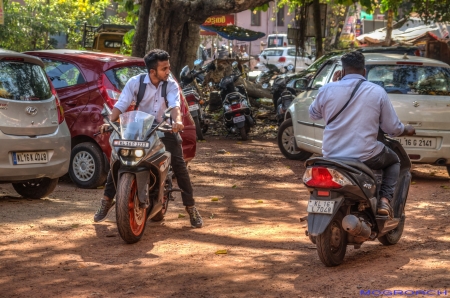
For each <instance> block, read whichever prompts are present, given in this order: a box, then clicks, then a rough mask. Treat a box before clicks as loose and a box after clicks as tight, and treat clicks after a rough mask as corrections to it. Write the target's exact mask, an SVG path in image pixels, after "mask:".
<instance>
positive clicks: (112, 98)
mask: <svg viewBox="0 0 450 298" xmlns="http://www.w3.org/2000/svg"><path fill="white" fill-rule="evenodd" d="M98 88H99V89H100V94H101V95H102V96H103V99H104V100H105V101H106V103H107V104H108V106H109V107H110V108H111V109H112V108H113V106H114V105H115V104H116V102H117V100H119V97H120V93H121V92H120V91H119V90H117V89H116V88H115V87H114V86H112V85H111V83H109V80H108V78H107V77H106V76H105V75H104V74H103V75H102V76H101V77H100V79H99V81H98Z"/></svg>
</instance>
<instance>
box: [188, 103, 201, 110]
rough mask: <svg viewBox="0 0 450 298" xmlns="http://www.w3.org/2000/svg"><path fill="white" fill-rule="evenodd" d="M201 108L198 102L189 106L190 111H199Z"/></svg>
mask: <svg viewBox="0 0 450 298" xmlns="http://www.w3.org/2000/svg"><path fill="white" fill-rule="evenodd" d="M198 109H199V107H198V104H193V105H192V106H189V111H197V110H198Z"/></svg>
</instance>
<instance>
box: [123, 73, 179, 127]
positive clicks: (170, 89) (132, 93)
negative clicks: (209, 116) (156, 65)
mask: <svg viewBox="0 0 450 298" xmlns="http://www.w3.org/2000/svg"><path fill="white" fill-rule="evenodd" d="M140 77H141V75H137V76H134V77H132V78H130V79H129V80H128V82H127V83H126V84H125V87H124V88H123V90H122V93H121V94H120V96H119V100H118V101H117V103H116V104H115V105H114V107H115V108H117V109H119V110H120V111H121V112H122V113H124V112H125V111H126V110H127V109H128V107H129V106H130V105H131V104H132V103H133V102H134V103H136V99H137V95H138V92H139V78H140ZM167 82H168V83H167V90H166V94H167V95H166V98H167V102H168V104H169V107H180V90H179V87H178V83H177V82H176V81H175V80H174V79H173V78H172V75H170V76H169V79H168V80H167ZM144 84H146V85H147V86H146V88H145V92H144V97H143V98H142V101H141V102H140V103H139V107H138V110H139V111H142V112H145V113H149V114H150V115H153V116H155V118H156V122H158V123H159V122H161V120H162V114H163V113H164V110H165V109H167V107H166V103H165V101H164V97H162V96H161V90H162V88H161V86H162V84H163V81H161V82H160V83H159V85H158V87H155V85H153V84H152V83H151V81H150V78H149V76H148V74H147V75H146V76H145V79H144Z"/></svg>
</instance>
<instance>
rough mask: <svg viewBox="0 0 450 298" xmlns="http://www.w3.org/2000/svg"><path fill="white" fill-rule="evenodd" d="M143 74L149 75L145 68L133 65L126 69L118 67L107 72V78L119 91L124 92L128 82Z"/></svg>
mask: <svg viewBox="0 0 450 298" xmlns="http://www.w3.org/2000/svg"><path fill="white" fill-rule="evenodd" d="M141 73H147V69H146V68H145V66H143V65H142V66H141V65H133V66H125V67H116V68H113V69H110V70H107V71H106V72H105V75H106V77H107V78H108V79H109V81H110V82H111V84H113V85H114V87H116V88H117V89H118V90H120V91H122V90H123V88H124V87H125V84H126V83H127V82H128V80H129V79H130V78H132V77H134V76H137V75H138V74H141Z"/></svg>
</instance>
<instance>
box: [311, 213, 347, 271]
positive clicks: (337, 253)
mask: <svg viewBox="0 0 450 298" xmlns="http://www.w3.org/2000/svg"><path fill="white" fill-rule="evenodd" d="M342 219H343V216H342V214H341V213H340V212H338V213H337V214H336V215H335V216H334V218H333V219H332V220H331V222H330V224H329V225H328V227H327V228H326V229H325V231H324V232H323V233H322V234H320V235H317V237H316V244H317V253H318V254H319V259H320V260H321V261H322V263H323V264H324V265H325V266H327V267H333V266H337V265H340V264H341V263H342V261H343V260H344V256H345V252H346V250H347V234H346V232H345V231H344V229H343V228H342Z"/></svg>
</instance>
